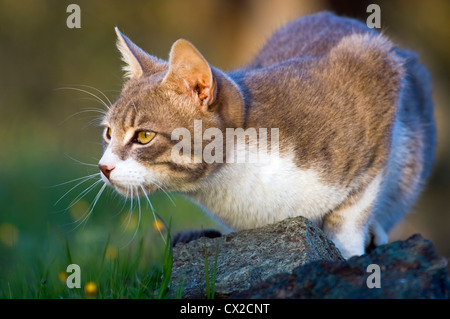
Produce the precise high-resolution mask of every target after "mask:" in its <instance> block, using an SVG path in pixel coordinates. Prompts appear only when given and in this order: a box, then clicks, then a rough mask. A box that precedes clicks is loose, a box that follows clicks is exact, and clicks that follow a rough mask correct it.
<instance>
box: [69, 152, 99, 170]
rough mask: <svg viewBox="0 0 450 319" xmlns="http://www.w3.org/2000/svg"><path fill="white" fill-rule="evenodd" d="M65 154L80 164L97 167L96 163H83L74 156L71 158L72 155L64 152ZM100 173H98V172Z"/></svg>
mask: <svg viewBox="0 0 450 319" xmlns="http://www.w3.org/2000/svg"><path fill="white" fill-rule="evenodd" d="M64 155H65V156H67V157H68V158H70V159H71V160H72V161H74V162H76V163H78V164H82V165H86V166H93V167H98V164H90V163H85V162H82V161H80V160H77V159H76V158H73V157H72V156H70V155H69V154H66V153H64ZM98 174H100V173H98Z"/></svg>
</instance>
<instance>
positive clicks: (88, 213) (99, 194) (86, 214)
mask: <svg viewBox="0 0 450 319" xmlns="http://www.w3.org/2000/svg"><path fill="white" fill-rule="evenodd" d="M106 186H107V184H106V183H105V184H103V186H102V188H100V190H99V192H98V193H97V195H96V196H95V198H94V201H93V203H92V204H91V205H90V206H89V208H88V210H87V213H85V214H84V215H83V216H82V218H83V219H82V220H81V221H79V220H80V219H78V220H76V222H79V224H78V225H77V226H75V228H73V229H72V231H74V230H75V229H77V228H78V227H79V226H80V225H81V224H83V223H84V222H86V221H87V219H88V218H89V216H91V213H92V211H93V210H94V207H95V205H97V202H98V200H99V198H100V196H101V195H102V193H103V191H104V190H105V188H106Z"/></svg>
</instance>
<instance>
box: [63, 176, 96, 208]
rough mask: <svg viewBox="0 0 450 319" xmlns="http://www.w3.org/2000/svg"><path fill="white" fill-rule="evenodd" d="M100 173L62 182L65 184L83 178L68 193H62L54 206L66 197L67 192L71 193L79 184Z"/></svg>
mask: <svg viewBox="0 0 450 319" xmlns="http://www.w3.org/2000/svg"><path fill="white" fill-rule="evenodd" d="M99 175H100V173H96V174H92V175H88V176H84V177H80V178H76V179H75V180H72V181H69V182H65V183H61V184H60V185H64V184H67V183H71V182H74V181H76V180H80V179H81V180H82V181H81V182H78V183H77V184H76V185H75V186H73V187H72V188H71V189H69V190H68V191H67V192H66V193H64V195H62V196H61V197H60V198H59V199H58V200H57V201H56V203H55V204H54V206H56V205H57V204H58V203H59V202H60V201H61V200H62V199H63V198H64V197H66V195H67V194H69V193H70V192H71V191H72V190H74V189H75V188H77V187H78V186H80V185H81V184H83V183H85V182H87V181H88V180H91V179H93V178H95V177H96V176H99Z"/></svg>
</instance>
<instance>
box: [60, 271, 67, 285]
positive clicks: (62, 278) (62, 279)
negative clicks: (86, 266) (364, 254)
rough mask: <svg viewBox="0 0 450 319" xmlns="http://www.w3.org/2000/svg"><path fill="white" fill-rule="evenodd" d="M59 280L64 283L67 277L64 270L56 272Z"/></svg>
mask: <svg viewBox="0 0 450 319" xmlns="http://www.w3.org/2000/svg"><path fill="white" fill-rule="evenodd" d="M58 277H59V280H61V282H62V283H64V284H65V283H66V280H67V277H69V275H68V274H67V273H66V272H65V271H61V272H60V273H59V274H58Z"/></svg>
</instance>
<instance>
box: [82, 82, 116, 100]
mask: <svg viewBox="0 0 450 319" xmlns="http://www.w3.org/2000/svg"><path fill="white" fill-rule="evenodd" d="M78 86H82V87H86V88H90V89H93V90H95V91H97V92H98V93H100V94H101V95H103V96H104V97H105V99H106V101H108V103H109V105H111V104H112V103H111V101H110V100H109V98H108V97H107V96H106V94H105V93H103V92H102V91H101V90H99V89H97V88H95V87H93V86H90V85H85V84H78Z"/></svg>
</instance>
